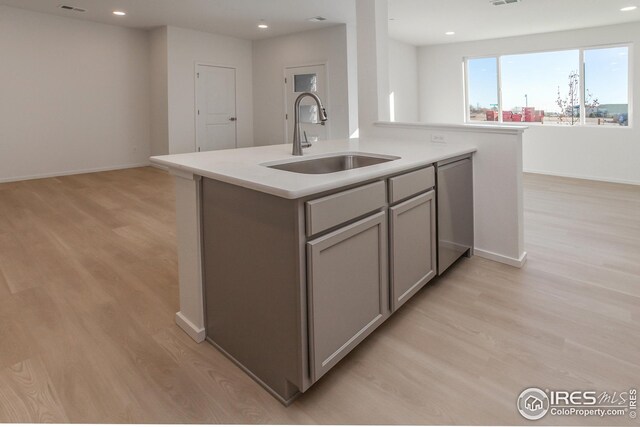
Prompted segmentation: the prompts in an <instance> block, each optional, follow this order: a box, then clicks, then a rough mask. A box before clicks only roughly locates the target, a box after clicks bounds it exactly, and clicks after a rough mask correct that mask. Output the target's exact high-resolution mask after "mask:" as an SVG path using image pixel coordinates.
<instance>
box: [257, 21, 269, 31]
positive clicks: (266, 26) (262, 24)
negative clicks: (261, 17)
mask: <svg viewBox="0 0 640 427" xmlns="http://www.w3.org/2000/svg"><path fill="white" fill-rule="evenodd" d="M258 28H260V29H261V30H266V29H267V28H269V26H268V25H267V24H265V23H264V22H261V23H259V24H258Z"/></svg>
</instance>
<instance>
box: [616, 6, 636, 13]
mask: <svg viewBox="0 0 640 427" xmlns="http://www.w3.org/2000/svg"><path fill="white" fill-rule="evenodd" d="M637 8H638V6H627V7H623V8H622V9H620V12H631V11H632V10H636V9H637Z"/></svg>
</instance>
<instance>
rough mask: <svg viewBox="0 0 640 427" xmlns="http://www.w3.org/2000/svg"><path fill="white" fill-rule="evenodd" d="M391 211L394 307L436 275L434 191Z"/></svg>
mask: <svg viewBox="0 0 640 427" xmlns="http://www.w3.org/2000/svg"><path fill="white" fill-rule="evenodd" d="M390 212H391V215H390V220H389V224H390V233H389V237H390V240H391V241H390V242H389V247H390V251H391V253H390V261H391V262H390V277H391V295H392V298H391V309H392V310H393V311H395V310H397V309H398V308H399V307H400V306H401V305H402V304H404V303H405V302H406V301H407V300H408V299H409V298H411V297H412V296H413V294H415V293H416V292H418V291H419V290H420V288H422V287H423V286H424V285H425V284H426V283H427V282H428V281H429V280H431V279H432V278H433V277H434V276H435V275H436V261H437V258H436V243H437V242H436V206H435V191H430V192H428V193H425V194H422V195H420V196H417V197H414V198H413V199H410V200H407V201H406V202H404V203H401V204H399V205H397V206H394V207H392V208H391V209H390Z"/></svg>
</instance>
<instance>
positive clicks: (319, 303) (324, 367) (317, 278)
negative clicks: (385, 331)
mask: <svg viewBox="0 0 640 427" xmlns="http://www.w3.org/2000/svg"><path fill="white" fill-rule="evenodd" d="M386 224H387V216H386V213H385V212H380V213H377V214H375V215H372V216H370V217H368V218H365V219H363V220H361V221H358V222H356V223H354V224H351V225H349V226H346V227H344V228H341V229H339V230H337V231H335V232H333V233H330V234H328V235H326V236H323V237H320V238H318V239H315V240H313V241H311V242H309V243H307V263H308V269H307V271H308V273H307V274H308V283H307V285H308V298H309V343H310V344H309V348H310V350H311V351H310V359H311V360H310V362H311V363H310V366H311V380H312V381H313V382H315V381H317V380H318V379H319V378H320V377H321V376H322V375H324V374H325V373H326V372H327V371H329V369H331V368H332V367H333V366H334V365H335V364H336V363H338V361H340V359H342V358H343V357H344V356H345V355H346V354H348V353H349V352H350V351H351V350H352V349H353V348H354V347H355V346H356V345H358V343H360V342H361V341H362V340H363V339H364V338H365V337H366V336H367V335H369V334H370V333H371V332H372V331H373V330H374V329H375V328H377V327H378V326H379V325H380V324H381V323H382V322H383V321H384V320H385V319H386V318H387V317H388V315H389V308H388V305H389V303H388V301H389V293H388V289H389V282H388V270H387V262H388V261H387V259H388V257H387V226H386Z"/></svg>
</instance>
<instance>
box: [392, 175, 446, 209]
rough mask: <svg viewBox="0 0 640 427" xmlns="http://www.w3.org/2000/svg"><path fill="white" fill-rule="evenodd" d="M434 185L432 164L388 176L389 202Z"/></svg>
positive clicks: (434, 178)
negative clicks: (398, 174)
mask: <svg viewBox="0 0 640 427" xmlns="http://www.w3.org/2000/svg"><path fill="white" fill-rule="evenodd" d="M435 185H436V177H435V170H434V167H433V166H430V167H428V168H424V169H420V170H417V171H414V172H409V173H405V174H404V175H400V176H394V177H393V178H389V203H395V202H398V201H400V200H403V199H406V198H407V197H411V196H413V195H414V194H418V193H421V192H423V191H426V190H428V189H430V188H431V187H433V186H435Z"/></svg>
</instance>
